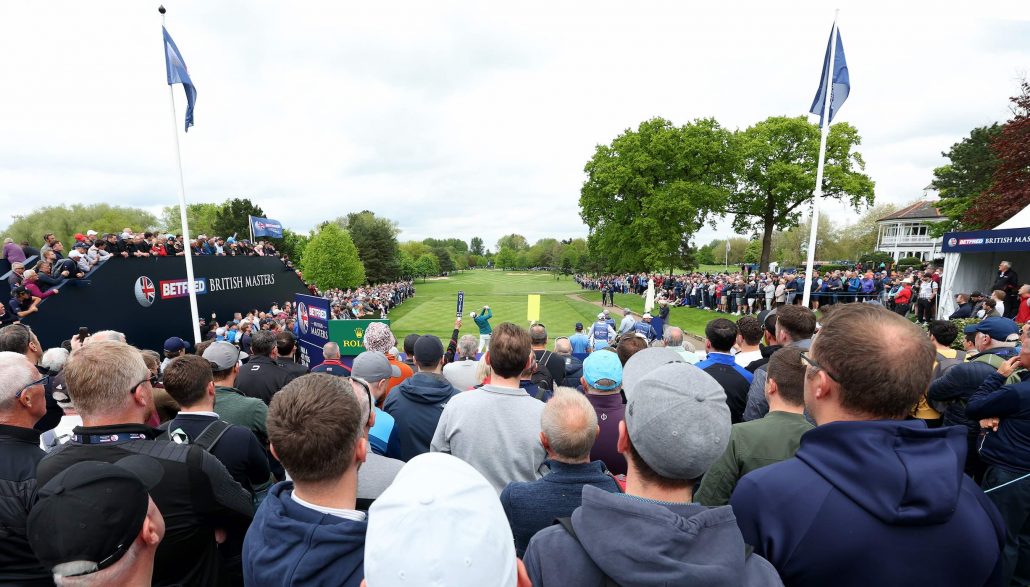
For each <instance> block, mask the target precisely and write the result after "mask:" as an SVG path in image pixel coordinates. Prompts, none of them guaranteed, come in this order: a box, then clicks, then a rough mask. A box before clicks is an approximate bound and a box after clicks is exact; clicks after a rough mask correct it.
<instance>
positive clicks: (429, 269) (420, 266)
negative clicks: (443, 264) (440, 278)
mask: <svg viewBox="0 0 1030 587" xmlns="http://www.w3.org/2000/svg"><path fill="white" fill-rule="evenodd" d="M415 274H416V275H421V276H422V281H425V280H426V278H427V277H429V276H430V275H439V274H440V262H439V261H438V260H437V257H436V255H434V254H432V253H426V254H424V255H422V256H421V257H419V258H418V259H417V260H416V261H415Z"/></svg>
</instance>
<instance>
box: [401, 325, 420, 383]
mask: <svg viewBox="0 0 1030 587" xmlns="http://www.w3.org/2000/svg"><path fill="white" fill-rule="evenodd" d="M416 340H418V335H417V334H409V335H407V336H405V337H404V361H403V362H404V364H405V365H407V366H408V367H409V368H411V372H412V373H414V372H415V341H416Z"/></svg>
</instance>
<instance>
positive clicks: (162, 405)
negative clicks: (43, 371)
mask: <svg viewBox="0 0 1030 587" xmlns="http://www.w3.org/2000/svg"><path fill="white" fill-rule="evenodd" d="M139 354H140V356H141V357H143V363H144V364H145V365H146V366H147V370H148V371H150V374H151V375H153V376H155V377H159V378H160V375H161V355H159V354H157V352H156V351H152V350H150V349H144V350H141V351H140V352H139ZM57 379H58V380H59V381H61V382H64V376H63V375H58V377H57ZM61 407H62V408H64V413H65V416H66V417H67V414H68V407H67V406H64V405H62V406H61ZM178 413H179V404H177V403H176V402H175V400H174V399H172V396H170V395H168V392H167V391H165V389H164V384H163V383H158V384H157V385H155V386H154V413H153V414H151V416H150V419H149V420H148V423H150V424H152V425H153V423H154V420H155V418H156V419H157V421H158V423H157V424H156V425H157V426H160V425H161V423H162V422H168V421H169V420H171V419H172V418H175V415H176V414H178ZM76 417H77V416H76ZM62 423H63V421H62ZM81 425H82V420H81V419H79V422H78V423H77V424H76V426H81Z"/></svg>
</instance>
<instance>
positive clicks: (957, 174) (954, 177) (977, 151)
mask: <svg viewBox="0 0 1030 587" xmlns="http://www.w3.org/2000/svg"><path fill="white" fill-rule="evenodd" d="M1001 130H1002V127H1001V126H999V125H998V123H994V124H992V125H991V126H981V127H978V128H974V129H973V130H972V131H970V133H969V136H968V137H966V138H964V139H962V140H961V141H959V142H957V143H955V144H954V145H952V146H951V148H950V149H948V150H947V151H946V152H942V153H941V155H942V156H944V157H947V158H948V163H947V164H946V165H942V166H941V167H938V168H937V169H934V170H933V183H932V184H931V185H932V186H933V188H934V189H935V190H937V191H938V192H939V195H940V202H939V203H938V205H937V207H938V209H940V211H941V213H942V214H944V215H945V216H947V217H948V220H946V221H944V222H939V223H936V224H933V225H931V228H930V232H931V233H932V234H933V235H934V236H941V235H942V234H944V233H945V232H950V231H953V230H963V229H967V228H977V227H969V226H966V225H965V223H964V222H963V221H962V217H963V216H964V215H965V213H966V210H969V207H970V205H971V204H972V203H973V202H974V201H975V200H976V199H977V198H979V197H980V195H981V194H983V193H984V192H986V191H987V188H989V187H990V186H991V177H992V176H993V175H994V171H995V170H996V169H997V168H998V162H999V161H998V156H997V154H996V153H995V152H994V150H993V149H991V144H992V143H993V142H994V140H995V139H996V138H998V135H1000V134H1001Z"/></svg>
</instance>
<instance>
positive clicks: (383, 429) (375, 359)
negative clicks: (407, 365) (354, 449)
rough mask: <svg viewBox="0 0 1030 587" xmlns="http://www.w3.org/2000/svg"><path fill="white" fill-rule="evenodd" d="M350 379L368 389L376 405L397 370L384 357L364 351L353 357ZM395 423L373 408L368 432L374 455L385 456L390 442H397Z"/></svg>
mask: <svg viewBox="0 0 1030 587" xmlns="http://www.w3.org/2000/svg"><path fill="white" fill-rule="evenodd" d="M352 369H353V370H352V371H351V378H353V379H356V380H358V381H359V382H360V383H362V384H364V385H365V386H367V387H368V390H369V394H370V395H371V396H372V401H373V403H378V402H379V400H380V399H382V398H383V397H385V396H386V391H387V388H388V387H389V386H390V378H391V377H394V376H396V375H397V373H398V371H399V369H397V367H395V366H393V365H391V364H390V360H389V359H387V358H386V355H384V354H383V353H380V352H376V351H365V352H363V353H361V354H360V355H358V356H356V357H354V366H353V368H352ZM395 425H396V423H395V421H394V418H393V416H391V415H390V414H387V413H386V412H384V411H382V410H380V409H379V408H375V425H374V426H372V428H371V430H369V432H368V439H369V443H370V444H371V446H372V451H373V452H374V453H375V454H380V455H385V454H387V453H388V452H389V446H390V443H391V442H399V441H398V440H397V439H396V438H395V437H394V432H393V431H394V427H395Z"/></svg>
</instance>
